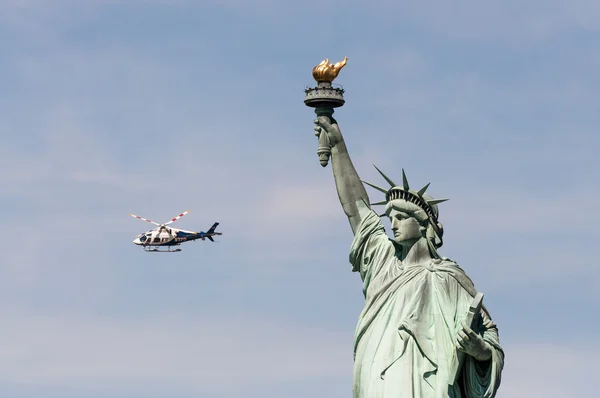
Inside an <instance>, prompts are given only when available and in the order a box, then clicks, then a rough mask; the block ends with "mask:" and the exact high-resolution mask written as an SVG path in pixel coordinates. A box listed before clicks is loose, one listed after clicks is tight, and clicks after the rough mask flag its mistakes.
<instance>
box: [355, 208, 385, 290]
mask: <svg viewBox="0 0 600 398" xmlns="http://www.w3.org/2000/svg"><path fill="white" fill-rule="evenodd" d="M395 250H396V249H395V247H394V244H393V243H392V241H391V240H390V239H389V237H388V236H387V234H386V233H385V228H384V226H383V223H382V222H381V219H380V218H379V216H378V215H377V213H375V212H374V211H373V210H369V211H368V212H366V213H365V215H364V216H363V217H362V220H361V222H360V223H359V224H358V225H357V227H356V230H355V232H354V239H353V240H352V246H351V248H350V264H352V271H353V272H360V276H361V278H362V280H363V282H364V289H363V290H364V291H365V293H366V288H367V287H368V285H369V282H370V281H371V279H372V278H373V277H374V276H375V275H376V274H377V273H378V272H379V271H380V270H381V268H382V267H383V266H384V264H385V263H386V262H387V261H388V259H389V258H391V257H393V256H394V253H395Z"/></svg>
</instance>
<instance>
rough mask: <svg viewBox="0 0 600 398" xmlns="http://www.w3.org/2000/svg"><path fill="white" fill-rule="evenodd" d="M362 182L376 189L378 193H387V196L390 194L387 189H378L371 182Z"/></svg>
mask: <svg viewBox="0 0 600 398" xmlns="http://www.w3.org/2000/svg"><path fill="white" fill-rule="evenodd" d="M361 181H362V182H363V183H364V184H367V185H368V186H370V187H371V188H375V189H376V190H378V191H380V192H383V193H385V194H387V192H388V191H387V189H383V188H381V187H378V186H377V185H373V184H371V183H370V182H366V181H364V180H361Z"/></svg>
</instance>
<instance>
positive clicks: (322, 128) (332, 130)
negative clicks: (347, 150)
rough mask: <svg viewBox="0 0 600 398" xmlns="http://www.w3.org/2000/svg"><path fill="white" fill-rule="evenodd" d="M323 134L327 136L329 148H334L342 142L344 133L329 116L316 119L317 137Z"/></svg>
mask: <svg viewBox="0 0 600 398" xmlns="http://www.w3.org/2000/svg"><path fill="white" fill-rule="evenodd" d="M323 132H325V133H326V134H327V138H328V139H329V146H330V148H333V147H334V146H335V145H336V144H337V143H339V142H342V141H343V138H342V132H341V131H340V128H339V126H338V124H337V123H336V122H335V120H332V119H330V118H329V116H319V117H317V118H316V119H315V135H316V136H317V137H318V136H319V135H321V134H322V133H323Z"/></svg>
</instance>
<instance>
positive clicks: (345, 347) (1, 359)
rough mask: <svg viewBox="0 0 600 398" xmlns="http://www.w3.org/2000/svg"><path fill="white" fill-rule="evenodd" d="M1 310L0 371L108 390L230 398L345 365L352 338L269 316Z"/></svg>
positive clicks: (12, 377)
mask: <svg viewBox="0 0 600 398" xmlns="http://www.w3.org/2000/svg"><path fill="white" fill-rule="evenodd" d="M0 313H1V314H2V318H3V319H4V321H5V327H4V328H2V330H1V331H0V338H2V340H3V345H2V348H1V349H0V363H1V364H0V375H1V378H2V379H3V380H5V381H11V382H14V383H27V384H28V385H53V386H63V387H71V388H82V387H85V388H87V389H90V390H97V391H106V392H107V393H111V392H113V393H114V392H118V391H120V390H122V389H128V390H138V391H140V392H143V391H144V390H145V391H151V390H152V389H153V388H165V387H173V388H177V389H179V390H182V389H183V390H187V391H190V392H192V391H193V392H196V393H217V392H218V393H224V394H227V395H228V396H229V395H234V394H236V393H240V392H243V391H246V392H247V391H252V389H253V388H258V387H261V386H265V385H269V383H272V382H273V381H276V382H278V383H281V382H286V381H287V382H289V381H293V382H309V380H311V379H318V378H320V377H334V376H339V375H341V374H344V373H347V372H351V370H352V341H351V338H350V339H346V340H347V341H345V339H343V338H342V339H340V336H339V335H338V334H336V333H334V332H331V331H327V330H322V329H320V328H318V327H307V326H301V325H289V324H282V323H279V322H277V321H275V320H272V319H257V318H249V317H247V316H228V315H223V316H220V317H213V316H206V315H202V314H197V317H196V319H194V320H193V319H190V318H189V317H187V316H186V317H180V316H177V315H157V316H155V317H152V318H146V319H139V318H138V319H128V320H123V319H115V318H109V317H101V316H92V315H89V316H75V315H66V314H65V315H34V314H29V313H24V312H21V311H16V310H6V309H5V310H2V311H0ZM231 380H236V382H235V383H231Z"/></svg>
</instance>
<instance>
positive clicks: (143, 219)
mask: <svg viewBox="0 0 600 398" xmlns="http://www.w3.org/2000/svg"><path fill="white" fill-rule="evenodd" d="M129 215H130V216H131V217H134V218H139V219H140V220H142V221H146V222H149V223H150V224H154V225H158V226H160V224H159V223H156V222H154V221H151V220H146V219H145V218H142V217H140V216H136V215H135V214H129Z"/></svg>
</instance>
